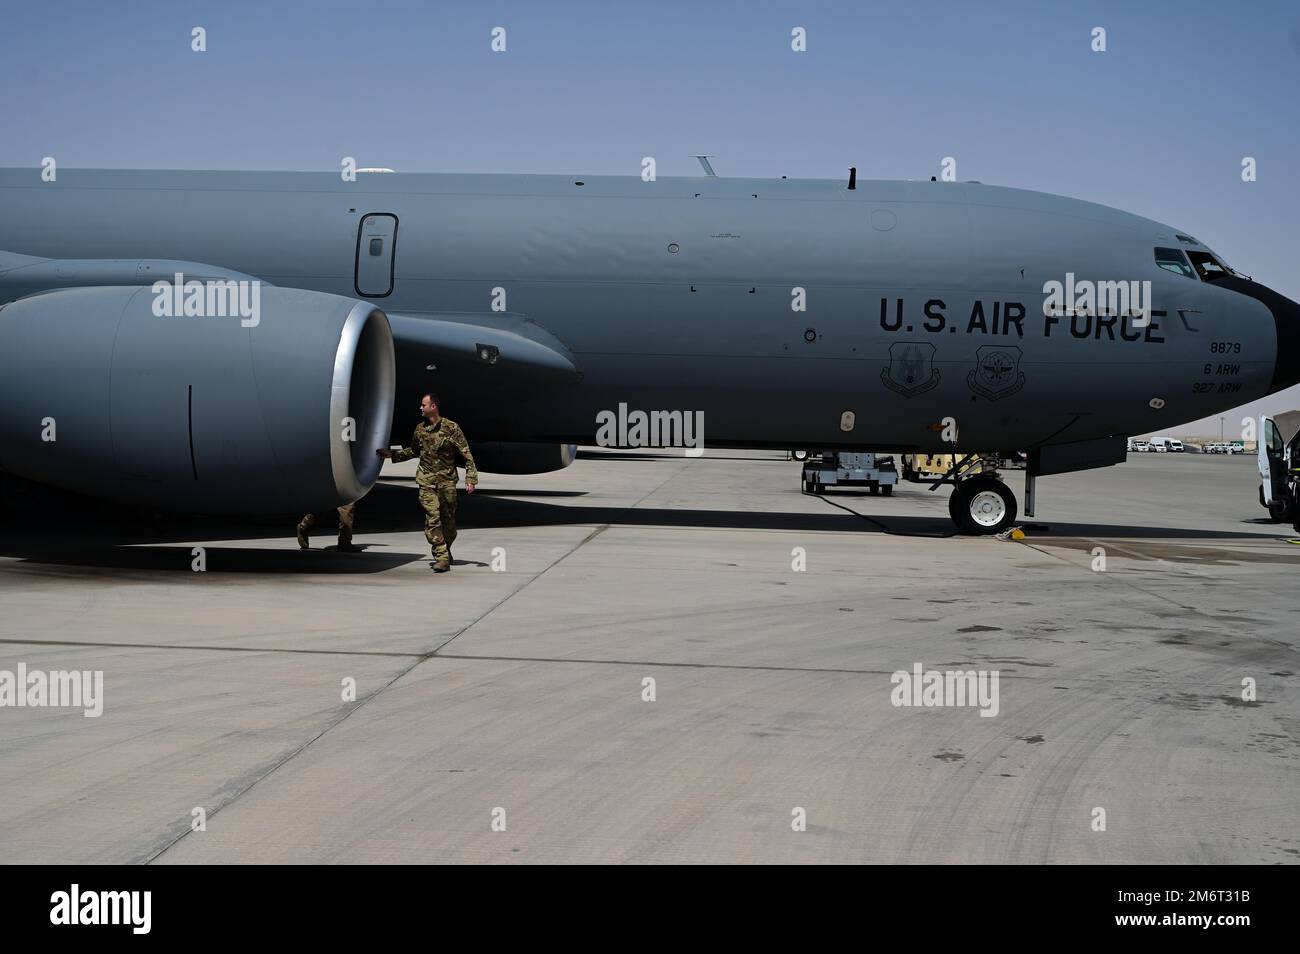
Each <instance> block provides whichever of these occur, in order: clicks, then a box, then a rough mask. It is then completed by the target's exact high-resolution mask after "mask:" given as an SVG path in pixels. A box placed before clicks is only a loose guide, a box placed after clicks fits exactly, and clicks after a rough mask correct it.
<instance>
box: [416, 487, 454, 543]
mask: <svg viewBox="0 0 1300 954" xmlns="http://www.w3.org/2000/svg"><path fill="white" fill-rule="evenodd" d="M420 506H421V507H423V508H424V537H425V539H426V540H428V541H429V548H430V549H431V550H432V551H433V556H434V559H438V560H442V559H446V560H448V561H450V560H451V549H450V548H451V545H452V544H453V543H454V542H456V485H455V484H438V485H436V486H433V487H421V488H420Z"/></svg>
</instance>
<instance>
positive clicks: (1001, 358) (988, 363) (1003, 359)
mask: <svg viewBox="0 0 1300 954" xmlns="http://www.w3.org/2000/svg"><path fill="white" fill-rule="evenodd" d="M966 384H967V385H969V386H970V389H971V390H972V391H974V392H975V393H976V394H978V395H980V396H981V397H986V398H988V399H989V400H990V401H1000V400H1001V399H1002V398H1004V397H1007V396H1008V395H1011V394H1015V393H1016V392H1017V391H1019V390H1020V389H1021V388H1022V387H1024V384H1025V373H1024V372H1023V371H1021V370H1020V349H1019V348H1017V347H1014V346H1012V345H985V346H984V347H982V348H980V349H978V350H977V351H976V352H975V370H973V371H971V372H970V373H969V374H967V375H966Z"/></svg>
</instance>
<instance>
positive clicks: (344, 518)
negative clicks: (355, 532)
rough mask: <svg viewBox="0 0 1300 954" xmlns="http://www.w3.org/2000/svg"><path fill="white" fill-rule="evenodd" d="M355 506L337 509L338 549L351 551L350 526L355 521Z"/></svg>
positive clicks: (349, 505)
mask: <svg viewBox="0 0 1300 954" xmlns="http://www.w3.org/2000/svg"><path fill="white" fill-rule="evenodd" d="M356 506H357V505H356V504H355V503H350V504H345V505H344V506H342V507H339V549H340V550H350V549H352V525H353V522H354V521H355V519H356Z"/></svg>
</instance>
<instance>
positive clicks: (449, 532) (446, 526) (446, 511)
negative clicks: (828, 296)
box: [438, 484, 456, 559]
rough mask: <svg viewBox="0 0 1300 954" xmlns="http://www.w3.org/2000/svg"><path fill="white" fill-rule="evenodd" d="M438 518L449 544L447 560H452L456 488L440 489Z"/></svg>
mask: <svg viewBox="0 0 1300 954" xmlns="http://www.w3.org/2000/svg"><path fill="white" fill-rule="evenodd" d="M438 516H439V521H440V522H441V523H442V539H443V540H444V541H445V542H446V544H447V559H451V545H452V544H453V543H455V542H456V487H455V485H454V484H453V485H452V486H450V487H439V488H438Z"/></svg>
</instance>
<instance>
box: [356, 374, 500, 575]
mask: <svg viewBox="0 0 1300 954" xmlns="http://www.w3.org/2000/svg"><path fill="white" fill-rule="evenodd" d="M420 414H421V415H422V416H423V417H424V421H423V422H422V423H421V424H419V425H418V426H417V427H416V428H415V433H414V434H413V435H412V437H411V443H410V446H408V447H403V448H401V449H400V450H398V451H395V452H392V453H390V452H389V451H387V450H380V451H377V452H376V453H378V454H379V456H380V457H387V458H388V459H390V460H392V461H393V462H394V463H400V462H402V461H404V460H410V459H411V458H412V457H419V458H420V466H419V468H418V469H417V470H416V472H415V482H416V484H417V485H418V486H419V488H420V506H421V507H423V508H424V536H425V539H427V540H428V541H429V549H430V550H431V551H432V553H433V559H434V564H433V569H434V572H435V573H445V572H446V571H447V570H449V569H451V545H452V543H453V542H455V540H456V479H457V476H458V475H457V473H456V458H457V457H458V456H459V457H463V458H464V459H465V491H466V492H467V493H471V494H472V493H473V492H474V486H475V485H476V484H477V483H478V468H477V467H476V466H474V455H473V454H472V453H470V449H469V442H468V441H466V440H465V434H464V432H462V431H461V429H460V425H459V424H457V423H456V422H455V421H451V420H448V419H447V418H445V417H442V416H441V415H439V413H438V396H437V395H436V394H426V395H425V396H424V398H423V400H421V402H420Z"/></svg>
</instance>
